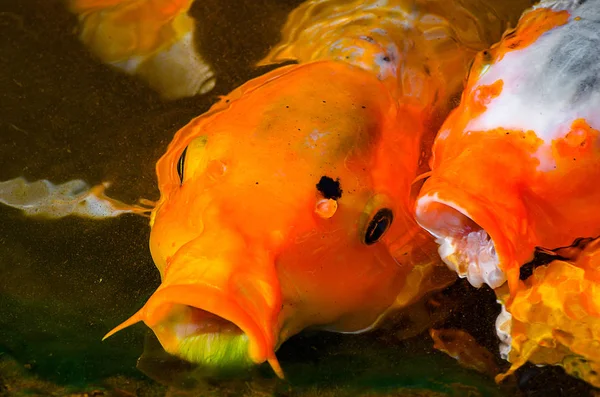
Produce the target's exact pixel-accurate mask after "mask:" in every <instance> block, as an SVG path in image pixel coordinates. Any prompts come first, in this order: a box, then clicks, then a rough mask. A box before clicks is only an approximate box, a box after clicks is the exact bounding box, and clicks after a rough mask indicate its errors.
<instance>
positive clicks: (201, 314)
mask: <svg viewBox="0 0 600 397" xmlns="http://www.w3.org/2000/svg"><path fill="white" fill-rule="evenodd" d="M216 313H218V314H216ZM139 321H143V322H144V323H145V324H146V325H147V326H148V327H150V328H151V329H152V331H153V332H154V334H155V335H156V337H157V339H158V340H159V341H160V343H161V345H162V347H163V349H164V350H165V351H166V352H167V353H170V354H172V355H175V356H177V357H179V358H181V359H183V360H186V361H189V362H191V363H193V364H197V365H199V366H203V367H206V368H207V369H211V370H212V369H214V370H218V371H221V370H225V371H226V370H238V369H244V368H247V367H250V366H252V365H256V364H260V363H262V362H264V361H268V362H269V364H270V365H271V367H272V368H273V370H274V371H275V373H276V374H277V375H278V376H280V377H283V372H282V370H281V367H280V366H279V363H278V361H277V358H276V357H275V354H274V351H273V348H272V347H270V346H269V343H268V342H267V338H266V335H265V334H264V332H263V330H262V329H261V327H260V325H259V323H258V322H257V321H256V320H255V319H254V318H253V317H252V316H251V315H250V314H249V313H247V312H246V311H245V310H242V308H241V307H240V305H239V304H238V303H237V302H236V301H235V300H234V299H232V298H231V297H229V296H227V295H226V294H223V293H221V292H220V291H219V290H218V289H216V288H214V287H211V286H209V285H198V284H196V285H193V284H192V285H166V286H165V285H161V286H160V287H159V288H158V289H157V291H156V292H155V293H154V294H153V295H152V296H151V297H150V298H149V299H148V302H146V304H145V305H144V307H143V308H142V309H140V310H139V311H138V312H137V313H136V314H134V315H133V316H132V317H131V318H129V319H128V320H126V321H125V322H123V323H122V324H120V325H119V326H117V327H116V328H115V329H113V330H112V331H110V332H109V333H108V334H107V335H106V336H105V337H104V339H106V338H108V337H110V336H111V335H113V334H114V333H116V332H118V331H120V330H121V329H123V328H126V327H128V326H130V325H133V324H135V323H137V322H139Z"/></svg>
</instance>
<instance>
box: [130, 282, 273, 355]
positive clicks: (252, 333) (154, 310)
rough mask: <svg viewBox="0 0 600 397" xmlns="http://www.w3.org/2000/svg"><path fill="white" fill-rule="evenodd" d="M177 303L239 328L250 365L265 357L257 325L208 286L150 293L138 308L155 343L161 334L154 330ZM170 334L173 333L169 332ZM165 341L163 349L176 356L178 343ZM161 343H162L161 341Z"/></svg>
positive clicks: (173, 287) (167, 288)
mask: <svg viewBox="0 0 600 397" xmlns="http://www.w3.org/2000/svg"><path fill="white" fill-rule="evenodd" d="M177 304H179V305H186V306H189V307H192V308H196V309H199V310H203V311H206V312H209V313H212V314H214V315H216V316H218V317H220V318H222V319H224V320H227V321H229V322H231V323H232V324H234V325H235V326H237V327H238V328H240V330H241V331H242V332H243V334H245V335H246V336H247V337H248V341H249V345H248V358H249V359H250V360H251V361H252V362H254V363H256V364H259V363H262V362H264V361H266V360H267V359H268V358H269V356H270V354H269V348H268V346H267V340H266V336H265V334H264V332H263V331H262V330H261V328H260V326H259V324H258V323H257V322H256V321H255V320H254V319H253V318H252V316H251V315H250V314H249V313H248V312H246V311H245V310H244V309H243V308H242V307H241V306H240V305H239V304H238V303H237V302H236V301H235V300H234V299H232V298H231V297H229V296H227V294H226V293H224V292H222V291H220V290H219V289H218V288H216V287H214V286H211V285H204V284H189V285H185V284H184V285H167V286H164V287H162V288H160V287H159V289H158V290H157V291H156V292H155V293H154V294H152V296H151V297H150V298H149V299H148V301H147V302H146V305H145V306H144V308H143V309H142V310H144V315H143V321H144V323H146V325H147V326H148V327H150V328H152V330H153V331H154V333H155V334H156V335H157V337H158V338H159V340H160V339H161V336H159V334H160V333H161V331H158V329H159V328H160V326H161V322H162V321H163V320H165V319H166V318H167V316H168V315H169V314H170V312H171V310H172V308H173V305H177ZM167 332H168V331H167ZM171 332H174V331H172V330H171ZM164 339H165V338H164V337H163V340H164ZM165 342H166V343H164V344H163V347H164V349H165V350H166V351H167V352H169V353H171V354H174V355H179V356H180V352H179V350H178V349H179V347H180V346H181V342H182V341H180V340H175V341H168V340H167V341H165ZM161 343H163V341H162V340H161Z"/></svg>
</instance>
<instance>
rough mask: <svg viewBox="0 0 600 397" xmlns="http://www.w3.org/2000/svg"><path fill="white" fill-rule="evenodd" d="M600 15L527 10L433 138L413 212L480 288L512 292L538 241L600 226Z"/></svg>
mask: <svg viewBox="0 0 600 397" xmlns="http://www.w3.org/2000/svg"><path fill="white" fill-rule="evenodd" d="M549 4H554V5H555V7H546V6H545V5H549ZM598 19H599V18H598V13H597V4H586V3H581V4H580V3H579V2H566V3H564V2H548V3H545V2H542V3H540V4H539V5H537V6H536V7H534V8H533V9H531V10H529V11H527V12H526V13H524V14H523V16H522V18H521V19H520V21H519V23H518V25H517V26H516V27H515V29H512V30H509V31H507V32H506V33H505V34H504V36H503V38H502V40H501V41H500V42H499V43H497V44H496V45H494V46H492V47H491V48H490V49H488V50H485V51H482V52H481V53H479V54H478V56H477V57H476V59H475V61H474V64H473V67H472V68H471V71H470V75H469V76H468V79H467V84H466V87H465V90H464V92H463V95H462V99H461V103H460V105H459V106H458V107H457V108H456V109H455V110H454V111H453V112H452V113H451V114H450V115H449V117H448V118H447V119H446V121H445V123H444V125H443V126H442V128H441V130H440V132H439V134H438V136H437V138H436V140H435V143H434V146H433V157H432V162H431V168H432V172H431V176H430V178H429V179H428V180H427V181H426V182H425V183H424V185H423V188H422V190H421V191H420V196H419V198H418V200H417V205H416V218H417V221H418V222H419V224H421V225H422V226H423V227H424V228H426V229H427V230H429V231H430V232H431V233H432V234H433V235H434V236H435V237H436V238H437V239H438V242H439V243H440V251H439V252H440V255H441V257H442V258H443V259H444V261H445V262H446V263H447V264H448V265H449V267H451V268H452V269H454V270H456V272H457V273H458V274H459V275H460V276H461V277H466V278H468V280H469V281H470V282H471V284H472V285H474V286H475V287H480V286H482V285H483V284H487V285H489V286H490V287H492V288H499V287H500V286H502V285H503V284H504V282H506V281H508V284H509V286H510V288H511V291H514V290H515V288H517V287H518V286H519V285H520V281H522V278H523V277H522V276H521V275H520V268H521V266H522V265H523V264H525V263H527V262H529V261H530V260H531V259H532V258H533V255H534V252H535V249H536V248H537V247H541V248H545V249H554V248H558V247H561V246H568V245H570V244H571V243H572V242H573V241H574V240H575V239H576V238H578V237H588V236H596V235H597V234H598V233H599V232H600V229H599V228H598V225H599V224H600V223H599V222H600V217H598V216H596V215H595V214H596V211H594V210H593V208H595V206H596V205H597V204H596V203H597V202H598V199H599V198H600V189H598V188H597V187H596V186H597V185H595V184H590V183H589V181H590V180H595V179H596V178H598V177H599V175H600V167H598V159H599V158H600V157H599V156H600V139H599V138H598V137H599V134H600V132H599V131H600V130H599V128H600V117H598V112H597V110H596V109H598V106H599V105H600V89H599V87H600V85H598V84H596V82H597V81H598V79H597V76H598V72H599V70H600V68H598V61H597V58H598V55H597V52H594V51H592V48H595V46H597V40H596V36H595V33H594V32H595V31H596V25H597V21H598Z"/></svg>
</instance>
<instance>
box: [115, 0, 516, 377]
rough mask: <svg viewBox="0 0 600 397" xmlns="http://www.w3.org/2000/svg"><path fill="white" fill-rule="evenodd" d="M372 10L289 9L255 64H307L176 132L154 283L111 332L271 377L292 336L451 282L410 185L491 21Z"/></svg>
mask: <svg viewBox="0 0 600 397" xmlns="http://www.w3.org/2000/svg"><path fill="white" fill-rule="evenodd" d="M377 4H378V2H376V1H370V2H364V1H360V2H359V1H356V2H347V1H331V0H329V1H324V0H320V1H309V2H307V3H305V4H303V5H301V6H300V7H299V8H298V9H297V10H296V11H295V12H294V13H292V14H291V15H290V18H289V20H288V24H287V25H286V27H284V30H283V32H284V34H283V37H284V40H283V41H284V43H283V44H281V45H280V46H278V47H276V48H275V49H274V50H273V52H272V53H271V54H270V55H269V56H267V58H266V60H265V62H266V63H269V62H275V61H278V60H281V59H299V60H300V61H301V62H305V63H301V64H299V65H291V66H285V67H280V68H278V69H275V70H273V71H271V72H270V73H267V74H265V75H263V76H261V77H259V78H256V79H254V80H251V81H249V82H248V83H246V84H244V85H243V86H241V87H240V88H238V89H236V90H234V91H233V92H231V93H230V94H229V95H227V96H225V97H223V98H222V99H221V100H220V102H219V103H217V104H215V105H214V106H213V107H212V108H211V109H210V110H209V111H208V112H207V113H205V114H203V115H202V116H200V117H198V118H196V119H194V120H193V121H191V122H190V123H189V124H188V125H187V126H186V127H184V128H183V129H181V130H180V131H179V132H178V133H177V134H176V136H175V138H174V140H173V141H172V143H171V144H170V146H169V148H168V150H167V152H166V154H165V155H164V156H163V157H162V158H161V159H160V160H159V162H158V164H157V174H158V184H159V188H160V191H161V198H160V200H159V202H158V203H157V205H156V208H155V209H154V211H153V212H152V216H151V226H152V232H151V238H150V248H151V252H152V255H153V258H154V260H155V263H156V266H157V267H158V269H159V271H160V273H161V278H162V282H161V285H160V286H159V288H158V289H157V291H156V292H155V293H154V294H153V295H152V296H151V297H150V298H149V300H148V302H147V303H146V305H145V306H144V307H143V308H142V309H141V310H140V311H139V312H137V313H136V314H135V315H134V316H133V317H132V318H130V319H129V320H127V321H126V322H125V323H123V324H122V325H120V326H119V327H117V328H116V329H115V330H113V331H111V333H110V334H112V333H114V332H116V331H118V330H119V329H122V328H124V327H126V326H129V325H131V324H133V323H135V322H138V321H143V322H145V323H146V324H147V325H148V326H149V327H150V328H152V330H153V331H154V333H155V334H156V335H157V337H158V339H159V340H160V342H161V344H162V345H163V347H164V348H165V350H166V351H168V352H170V353H172V354H175V355H178V356H179V357H182V358H184V359H187V360H189V361H193V362H196V363H200V364H205V365H212V366H215V365H217V366H218V365H221V364H222V363H225V364H228V363H229V364H231V363H242V364H247V363H260V362H264V361H269V362H270V364H271V365H272V366H273V368H274V370H275V371H276V372H277V373H278V374H279V375H281V369H280V368H279V366H278V363H277V361H276V358H275V354H274V352H275V350H276V349H277V348H278V347H279V346H280V345H281V343H283V342H284V341H285V340H286V339H288V338H289V337H290V336H292V335H294V334H296V333H298V332H299V331H301V330H302V329H305V328H309V327H310V328H320V329H326V330H331V331H338V332H361V331H364V330H367V329H370V328H371V327H373V326H374V325H375V324H376V323H377V322H378V320H379V319H380V318H382V317H383V316H384V315H385V314H386V313H387V312H389V311H390V310H393V309H398V308H402V307H406V306H407V305H409V304H410V303H412V302H415V301H416V300H418V299H419V298H421V297H422V296H424V294H426V293H427V292H429V291H432V290H435V289H439V288H441V287H443V286H445V285H448V283H450V282H452V281H453V280H454V277H455V276H453V275H450V273H451V272H449V271H448V270H447V269H446V268H445V266H440V261H439V258H438V257H437V253H436V244H435V242H434V241H433V239H432V238H431V237H430V236H429V235H428V234H427V232H425V231H423V230H421V229H420V228H419V226H418V225H417V224H416V222H415V220H414V218H413V215H412V208H413V207H414V199H415V195H414V193H411V186H412V184H413V180H414V179H415V177H416V176H417V175H418V173H419V172H420V164H419V161H420V159H422V149H421V146H422V145H424V142H426V141H427V139H429V140H431V139H432V138H433V135H434V133H435V131H436V130H437V128H438V127H439V120H440V119H441V118H442V117H443V116H444V115H445V113H447V111H448V108H449V102H450V99H451V98H452V96H455V95H457V94H458V93H459V92H460V89H461V84H462V80H463V75H464V73H466V70H467V68H468V65H469V62H470V60H471V59H472V57H473V55H474V54H475V53H476V51H478V50H480V49H482V48H485V47H486V46H487V45H489V44H490V42H491V41H493V40H494V33H493V32H494V31H496V32H497V33H498V36H499V33H500V32H501V31H502V30H503V28H504V27H503V26H502V24H501V23H500V22H499V21H498V20H496V19H494V18H492V19H491V20H487V26H486V29H480V27H479V26H477V25H475V24H474V22H473V21H474V20H475V18H473V16H472V15H471V14H469V13H468V12H467V10H466V9H463V8H460V7H458V8H456V6H455V7H448V6H447V2H445V1H441V2H422V1H415V2H410V4H408V3H407V2H405V1H397V2H388V5H387V6H381V5H377ZM375 5H377V7H375ZM450 11H456V12H458V11H460V12H462V14H461V13H458V14H456V15H458V16H455V17H454V18H455V19H456V21H455V22H456V25H453V24H451V23H450V22H448V20H446V19H445V17H449V16H450V14H449V12H450ZM513 12H514V11H513ZM515 13H516V12H515ZM486 15H488V16H490V15H493V14H491V13H487V14H486ZM382 17H385V18H382ZM332 26H336V28H335V29H331V27H332ZM454 26H461V29H455V27H454ZM465 27H466V28H465ZM336 32H337V33H336ZM481 32H487V34H489V39H488V37H487V36H485V37H483V36H484V35H483V34H482V33H481ZM457 43H464V45H459V44H457ZM110 334H109V335H110Z"/></svg>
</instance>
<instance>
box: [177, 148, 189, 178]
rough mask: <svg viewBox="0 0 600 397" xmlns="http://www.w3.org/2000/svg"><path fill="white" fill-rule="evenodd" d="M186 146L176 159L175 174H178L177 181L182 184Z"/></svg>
mask: <svg viewBox="0 0 600 397" xmlns="http://www.w3.org/2000/svg"><path fill="white" fill-rule="evenodd" d="M187 149H188V148H187V146H186V147H185V149H183V152H182V153H181V156H179V160H177V174H178V175H179V181H180V183H182V184H183V167H184V166H185V154H186V152H187Z"/></svg>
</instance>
